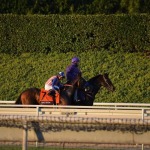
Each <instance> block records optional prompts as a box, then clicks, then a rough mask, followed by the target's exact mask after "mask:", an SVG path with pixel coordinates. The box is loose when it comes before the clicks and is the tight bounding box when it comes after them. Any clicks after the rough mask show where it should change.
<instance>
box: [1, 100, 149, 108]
mask: <svg viewBox="0 0 150 150" xmlns="http://www.w3.org/2000/svg"><path fill="white" fill-rule="evenodd" d="M0 104H15V101H4V100H0ZM94 106H109V107H124V106H126V107H149V108H150V103H99V102H95V103H94Z"/></svg>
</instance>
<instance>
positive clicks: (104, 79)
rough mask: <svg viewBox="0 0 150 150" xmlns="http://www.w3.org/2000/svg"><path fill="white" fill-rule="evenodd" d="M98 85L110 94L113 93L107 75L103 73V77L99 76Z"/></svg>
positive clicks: (112, 86) (112, 87) (113, 88)
mask: <svg viewBox="0 0 150 150" xmlns="http://www.w3.org/2000/svg"><path fill="white" fill-rule="evenodd" d="M100 84H101V85H102V86H104V87H105V88H106V89H107V90H109V91H111V92H113V91H114V90H115V87H114V85H113V84H112V82H111V80H110V79H109V77H108V74H107V73H105V74H104V75H102V76H101V79H100Z"/></svg>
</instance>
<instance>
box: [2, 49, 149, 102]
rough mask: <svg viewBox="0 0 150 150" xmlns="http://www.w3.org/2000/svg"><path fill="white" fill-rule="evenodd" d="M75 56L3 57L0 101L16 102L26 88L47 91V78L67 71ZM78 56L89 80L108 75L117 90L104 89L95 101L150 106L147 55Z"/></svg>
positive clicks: (84, 73) (70, 54)
mask: <svg viewBox="0 0 150 150" xmlns="http://www.w3.org/2000/svg"><path fill="white" fill-rule="evenodd" d="M75 55H76V53H73V52H69V53H60V54H58V53H57V52H53V53H49V54H42V53H38V54H35V53H34V54H31V53H24V54H21V55H20V56H12V55H10V54H0V70H2V71H1V72H0V79H1V80H0V85H1V86H0V99H1V100H16V99H17V97H18V96H19V94H20V93H21V92H22V91H24V90H25V89H26V88H29V87H38V88H44V84H45V82H46V81H47V79H48V78H49V77H51V76H53V75H55V74H57V73H58V72H59V71H65V68H66V67H67V66H68V65H69V64H70V62H71V58H72V57H73V56H75ZM78 57H79V58H80V67H81V70H82V75H83V77H84V78H85V79H87V80H88V79H90V78H91V77H93V76H95V75H97V74H99V73H101V74H103V73H106V72H107V73H109V77H110V79H111V81H112V83H113V84H114V86H115V87H116V91H115V92H113V93H111V92H108V91H107V90H106V89H105V88H104V87H102V89H101V90H100V91H99V92H98V94H97V95H96V99H95V101H97V102H124V103H125V102H126V103H150V62H149V57H147V56H145V55H143V53H115V54H113V53H110V52H106V51H95V52H93V51H88V52H82V53H80V54H78ZM64 82H65V80H64Z"/></svg>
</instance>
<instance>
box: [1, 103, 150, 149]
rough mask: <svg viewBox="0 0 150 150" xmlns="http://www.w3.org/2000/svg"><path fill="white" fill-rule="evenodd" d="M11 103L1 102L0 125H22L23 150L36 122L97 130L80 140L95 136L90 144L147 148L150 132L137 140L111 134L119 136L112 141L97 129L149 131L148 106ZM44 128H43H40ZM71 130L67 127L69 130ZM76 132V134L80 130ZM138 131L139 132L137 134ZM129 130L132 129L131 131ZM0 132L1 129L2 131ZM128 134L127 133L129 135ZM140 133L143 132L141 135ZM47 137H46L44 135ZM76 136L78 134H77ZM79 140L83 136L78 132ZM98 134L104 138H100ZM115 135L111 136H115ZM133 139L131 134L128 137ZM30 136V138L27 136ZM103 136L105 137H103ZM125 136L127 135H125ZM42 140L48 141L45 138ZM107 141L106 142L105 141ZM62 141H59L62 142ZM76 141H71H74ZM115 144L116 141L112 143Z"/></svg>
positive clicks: (119, 134) (131, 104)
mask: <svg viewBox="0 0 150 150" xmlns="http://www.w3.org/2000/svg"><path fill="white" fill-rule="evenodd" d="M13 104H14V101H0V123H2V125H1V126H3V123H4V124H7V125H9V126H11V125H13V126H14V125H15V122H17V123H16V127H17V125H18V124H19V126H20V125H21V124H22V126H23V150H25V149H27V141H28V140H29V139H32V137H30V136H29V137H28V136H27V135H28V134H27V131H28V128H29V126H30V122H32V121H36V122H39V123H41V124H44V123H47V124H46V125H49V124H50V125H52V124H53V123H54V124H55V125H56V124H58V126H62V127H64V125H66V124H67V126H69V125H70V126H72V125H75V126H76V125H77V126H80V125H82V126H84V128H88V129H89V127H88V126H89V125H90V128H91V127H92V128H96V130H97V131H96V130H94V131H92V130H91V132H86V131H85V133H84V134H86V137H84V138H83V139H82V138H81V139H80V140H81V141H82V140H87V141H88V140H89V139H88V138H89V137H90V136H91V135H90V134H96V135H97V136H98V138H97V139H91V140H96V141H93V142H101V140H102V141H105V140H106V141H107V142H110V143H111V142H116V141H117V140H118V142H120V143H124V142H125V143H127V142H129V143H132V144H133V142H136V143H139V144H150V142H149V139H148V138H147V137H149V134H150V132H148V133H143V134H141V135H140V136H139V135H136V134H134V136H130V137H131V139H129V138H127V139H126V138H122V137H124V136H125V133H123V134H122V133H118V131H117V132H115V131H114V133H115V134H118V135H117V137H116V138H115V139H111V140H109V138H108V137H109V136H108V135H109V134H110V136H112V134H113V132H112V133H111V132H107V131H105V133H103V132H102V130H101V129H100V128H102V129H103V127H106V125H108V126H109V127H110V126H112V125H113V127H114V126H115V125H116V126H117V127H118V125H121V128H122V125H124V126H127V128H128V129H130V128H131V127H134V126H136V128H138V127H139V129H142V128H143V127H144V130H145V128H148V130H149V126H150V104H143V103H141V104H139V103H138V104H133V103H94V106H55V105H50V106H48V105H13ZM43 127H45V126H42V128H43ZM69 128H70V127H69ZM80 129H81V128H79V129H78V130H80ZM139 129H138V130H139ZM65 130H66V141H67V140H68V139H70V137H68V139H67V133H68V131H69V129H65ZM130 130H131V129H130ZM2 131H3V129H2ZM70 132H72V134H76V133H75V131H72V130H71V131H69V133H70ZM129 132H130V131H129ZM142 132H143V131H142ZM45 134H46V133H45ZM60 134H61V133H58V135H57V134H56V133H55V134H54V135H53V136H55V135H57V138H58V137H59V138H60ZM78 134H79V133H78ZM80 134H81V137H82V132H80ZM100 134H104V136H103V138H102V137H101V136H100ZM115 134H114V135H115ZM131 134H132V135H133V133H131ZM29 135H30V134H29ZM105 136H106V137H105ZM127 136H128V133H127ZM45 137H48V139H50V137H49V136H48V135H46V136H45ZM104 137H105V138H106V139H105V138H104ZM61 140H62V139H60V141H61ZM74 140H75V139H72V141H74ZM113 140H116V141H113Z"/></svg>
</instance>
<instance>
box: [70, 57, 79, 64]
mask: <svg viewBox="0 0 150 150" xmlns="http://www.w3.org/2000/svg"><path fill="white" fill-rule="evenodd" d="M79 61H80V60H79V58H78V57H73V58H72V60H71V62H72V63H78V62H79Z"/></svg>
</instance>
